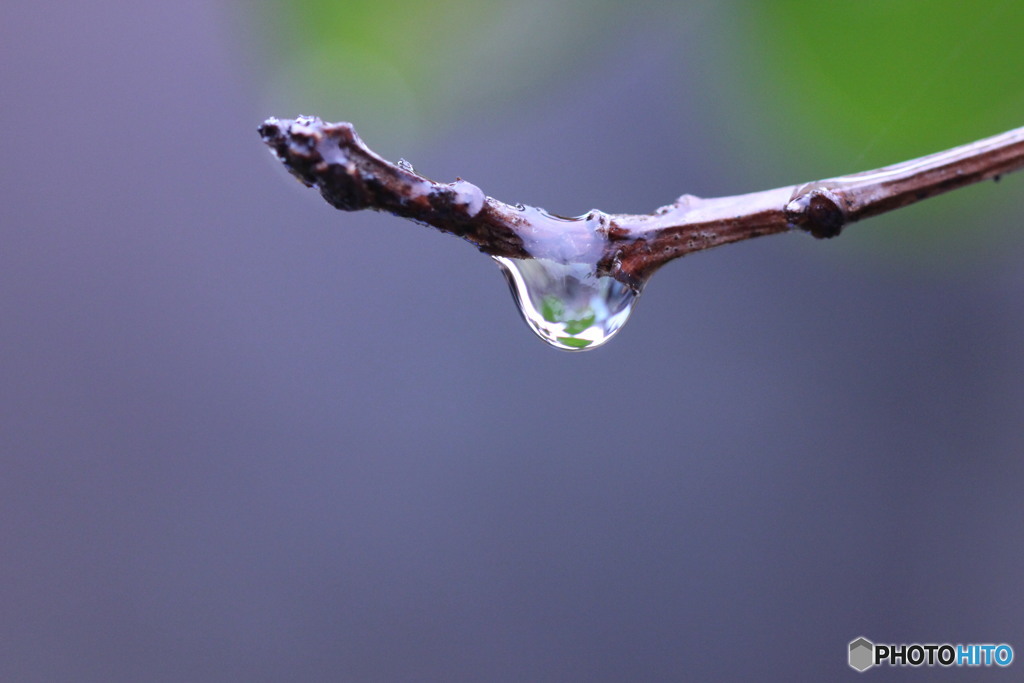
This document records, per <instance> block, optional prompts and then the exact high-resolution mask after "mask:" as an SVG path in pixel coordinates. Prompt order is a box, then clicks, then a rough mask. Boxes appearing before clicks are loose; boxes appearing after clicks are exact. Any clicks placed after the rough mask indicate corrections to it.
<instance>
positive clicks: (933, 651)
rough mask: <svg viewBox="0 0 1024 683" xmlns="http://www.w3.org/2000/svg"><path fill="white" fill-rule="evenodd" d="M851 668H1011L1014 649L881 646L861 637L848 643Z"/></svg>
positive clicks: (1003, 646)
mask: <svg viewBox="0 0 1024 683" xmlns="http://www.w3.org/2000/svg"><path fill="white" fill-rule="evenodd" d="M849 662H850V666H852V667H853V668H854V669H856V670H857V671H867V670H868V669H870V668H871V667H873V666H878V665H880V664H888V665H889V666H993V665H994V666H1010V664H1012V663H1013V648H1012V647H1010V646H1009V645H1007V644H1006V643H1000V644H999V645H993V644H991V643H974V644H969V645H963V644H960V643H958V644H956V645H953V644H952V643H925V644H923V645H922V644H919V643H910V644H909V645H908V644H905V643H901V644H899V645H881V644H875V643H872V642H871V641H870V640H868V639H867V638H865V637H863V636H861V637H860V638H857V639H856V640H852V641H850V659H849Z"/></svg>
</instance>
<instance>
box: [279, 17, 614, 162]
mask: <svg viewBox="0 0 1024 683" xmlns="http://www.w3.org/2000/svg"><path fill="white" fill-rule="evenodd" d="M273 8H274V10H275V16H274V18H273V20H272V21H273V24H274V25H275V27H276V28H275V30H274V34H275V35H276V47H277V50H278V52H279V62H278V64H279V67H280V68H281V81H282V82H283V83H287V84H289V87H290V88H291V91H292V94H293V96H294V97H295V98H296V99H298V100H300V101H302V102H303V103H304V106H307V107H309V108H310V111H314V110H315V112H316V113H319V114H321V115H323V116H324V117H326V118H344V119H346V120H353V121H358V122H359V125H360V130H361V131H365V133H364V134H365V135H372V134H374V133H375V132H382V133H383V132H386V133H388V134H389V135H390V136H395V135H398V136H399V137H401V138H409V137H411V136H414V135H416V133H417V132H418V131H419V130H420V129H421V128H424V127H425V128H427V129H430V130H436V129H438V128H444V127H445V126H446V124H448V122H449V121H451V122H452V123H453V124H457V123H458V121H459V120H460V119H462V118H464V116H465V115H467V114H469V115H472V114H473V113H475V112H479V111H482V110H486V109H487V106H488V103H494V104H495V105H496V106H497V107H500V108H508V104H509V103H510V102H515V101H516V100H518V99H519V98H521V97H522V96H523V95H524V94H525V93H528V92H529V91H530V90H531V89H533V88H536V87H537V86H538V84H541V83H545V82H551V81H552V80H557V79H559V78H564V77H566V76H567V75H570V76H571V74H572V73H573V70H574V69H576V68H579V67H580V66H581V65H583V64H585V63H586V58H587V57H588V56H589V55H591V54H593V52H592V49H591V48H588V47H587V44H588V43H591V44H592V45H595V46H596V45H597V44H598V43H597V40H596V37H597V35H598V34H599V33H600V32H601V31H602V30H604V29H605V28H606V27H607V23H608V22H609V21H611V18H612V17H613V16H615V15H616V13H617V12H618V10H616V9H615V7H614V5H613V4H611V3H607V2H596V3H595V2H584V1H582V0H570V1H568V2H562V3H545V2H543V1H542V0H524V1H523V2H517V3H508V2H499V1H497V0H484V1H481V2H465V0H434V1H433V2H429V3H428V2H412V1H409V0H392V1H386V2H380V1H371V0H352V1H349V2H331V1H330V0H295V1H293V2H284V1H283V0H277V1H276V2H275V3H274V4H273ZM591 39H595V40H591ZM402 142H404V143H407V144H408V143H409V142H414V141H413V140H409V139H405V140H402Z"/></svg>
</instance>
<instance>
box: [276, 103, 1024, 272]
mask: <svg viewBox="0 0 1024 683" xmlns="http://www.w3.org/2000/svg"><path fill="white" fill-rule="evenodd" d="M259 131H260V135H261V136H262V137H263V140H264V142H265V143H266V144H267V145H269V146H270V148H271V149H272V150H273V151H274V153H275V154H276V155H277V156H278V157H279V158H280V159H281V161H282V162H284V164H285V166H286V167H287V168H288V170H289V171H291V173H292V174H293V175H295V176H296V177H297V178H298V179H299V180H301V181H302V182H303V183H305V184H306V185H308V186H310V187H317V188H318V189H319V190H320V193H321V194H322V195H323V197H324V199H326V200H327V201H328V202H329V203H330V204H332V205H333V206H335V207H337V208H339V209H343V210H345V211H356V210H360V209H375V210H379V211H388V212H390V213H393V214H395V215H397V216H402V217H405V218H410V219H413V220H415V221H418V222H421V223H426V224H428V225H431V226H433V227H435V228H437V229H439V230H441V231H443V232H449V233H451V234H453V235H456V236H458V237H462V238H464V239H466V240H468V241H469V242H471V243H473V244H474V245H476V246H477V247H478V248H479V249H480V250H481V251H483V252H484V253H487V254H491V255H493V256H505V257H510V258H533V257H544V258H553V259H556V260H560V261H564V262H572V261H574V260H579V261H586V262H590V263H595V264H596V268H597V271H598V273H599V274H606V275H611V276H613V277H615V278H617V279H619V280H621V281H623V282H626V283H640V282H643V281H644V280H646V278H647V277H649V276H650V274H651V273H653V272H654V271H655V270H657V269H658V268H659V267H661V266H662V265H664V264H665V263H667V262H668V261H671V260H672V259H675V258H679V257H680V256H685V255H686V254H689V253H692V252H695V251H700V250H702V249H708V248H711V247H716V246H719V245H721V244H728V243H730V242H739V241H742V240H746V239H750V238H752V237H759V236H762V235H771V234H775V233H780V232H786V231H789V230H793V229H801V230H805V231H807V232H809V233H810V234H812V235H814V236H815V237H835V236H836V235H838V234H839V233H840V232H841V231H842V229H843V228H844V227H845V226H846V225H848V224H850V223H853V222H854V221H858V220H860V219H862V218H868V217H870V216H875V215H878V214H881V213H884V212H886V211H891V210H892V209H897V208H900V207H902V206H906V205H908V204H912V203H914V202H916V201H919V200H921V199H926V198H927V197H931V196H934V195H937V194H941V193H943V192H948V191H949V190H954V189H956V188H958V187H963V186H964V185H969V184H971V183H976V182H979V181H982V180H988V179H992V178H996V179H998V178H999V176H1001V175H1003V174H1006V173H1010V172H1012V171H1016V170H1019V169H1020V168H1022V167H1024V128H1017V129H1015V130H1011V131H1008V132H1006V133H1003V134H1001V135H996V136H993V137H991V138H986V139H984V140H978V141H977V142H973V143H970V144H967V145H963V146H962V147H956V148H954V149H951V150H948V151H945V152H940V153H938V154H932V155H929V156H926V157H921V158H920V159H915V160H912V161H906V162H903V163H900V164H895V165H893V166H887V167H885V168H881V169H878V170H874V171H867V172H864V173H857V174H854V175H849V176H842V177H838V178H830V179H826V180H820V181H816V182H812V183H808V184H805V185H791V186H788V187H780V188H777V189H774V190H767V191H765V192H755V193H751V194H743V195H736V196H731V197H716V198H712V199H701V198H698V197H694V196H692V195H683V196H682V197H680V198H679V199H678V200H676V201H675V202H674V203H672V204H669V205H667V206H663V207H661V208H659V209H657V210H656V211H654V212H653V213H651V214H644V215H632V214H607V213H604V212H602V211H598V210H594V211H591V212H590V213H588V214H587V215H586V216H582V217H580V218H579V219H577V220H558V219H554V218H552V217H550V216H547V214H543V213H542V212H539V211H536V210H534V211H529V210H526V209H525V207H522V206H521V205H516V206H513V205H510V204H505V203H504V202H501V201H498V200H496V199H493V198H491V197H487V196H485V195H484V193H483V192H482V191H481V190H480V189H479V188H478V187H476V186H475V185H473V184H471V183H469V182H466V181H463V180H461V179H460V180H456V181H455V182H454V183H437V182H434V181H432V180H429V179H427V178H425V177H423V176H421V175H419V174H417V173H416V172H415V171H413V170H412V168H411V167H410V166H408V165H407V164H392V163H390V162H388V161H385V160H384V159H382V158H380V157H379V156H377V155H376V154H374V153H373V152H372V151H370V149H369V148H367V147H366V145H365V144H363V142H362V141H361V140H360V139H359V136H358V135H357V134H356V132H355V129H354V128H353V127H352V125H351V124H349V123H334V124H332V123H324V122H323V121H320V120H319V119H317V118H309V117H300V118H298V119H295V120H284V119H280V120H279V119H268V120H267V121H266V122H264V123H263V125H262V126H260V129H259ZM541 249H542V250H543V251H539V250H541Z"/></svg>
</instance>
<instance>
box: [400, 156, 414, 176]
mask: <svg viewBox="0 0 1024 683" xmlns="http://www.w3.org/2000/svg"><path fill="white" fill-rule="evenodd" d="M395 165H396V166H398V168H400V169H402V170H403V171H408V172H409V173H415V172H416V169H415V168H413V167H412V164H410V163H409V162H408V161H406V160H405V159H399V160H398V162H397V163H396V164H395Z"/></svg>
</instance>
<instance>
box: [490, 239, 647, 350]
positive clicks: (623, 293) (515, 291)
mask: <svg viewBox="0 0 1024 683" xmlns="http://www.w3.org/2000/svg"><path fill="white" fill-rule="evenodd" d="M494 260H495V261H497V262H498V263H499V264H501V267H502V270H503V272H504V273H505V277H506V279H507V280H508V284H509V288H510V289H511V290H512V296H513V297H514V298H515V300H516V304H518V306H519V312H520V313H522V315H523V319H524V320H526V322H527V324H528V325H529V326H530V327H531V328H532V329H533V331H534V332H536V333H537V335H538V336H539V337H540V338H541V339H543V340H544V341H546V342H547V343H549V344H551V345H552V346H555V347H557V348H560V349H565V350H567V351H580V350H583V349H593V348H596V347H598V346H601V345H602V344H604V343H605V342H606V341H608V340H609V339H611V338H612V336H613V335H614V334H615V333H616V332H618V331H619V329H620V328H621V327H622V326H623V325H625V324H626V320H627V319H629V314H630V313H631V312H632V310H633V306H634V305H635V304H636V301H637V299H638V298H639V296H640V292H639V291H637V290H635V289H633V288H631V287H629V286H628V285H625V284H623V283H622V282H619V281H618V280H616V279H615V278H613V277H609V276H600V275H597V274H596V273H595V272H594V268H593V266H591V265H589V264H585V263H558V262H556V261H551V260H549V259H542V258H535V259H512V258H504V257H501V256H495V257H494Z"/></svg>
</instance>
